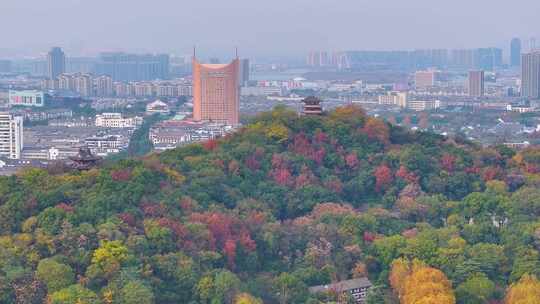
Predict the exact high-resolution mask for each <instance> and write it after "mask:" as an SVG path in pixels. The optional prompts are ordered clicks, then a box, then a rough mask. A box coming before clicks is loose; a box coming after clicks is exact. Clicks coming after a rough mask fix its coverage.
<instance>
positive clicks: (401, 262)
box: [388, 258, 411, 298]
mask: <svg viewBox="0 0 540 304" xmlns="http://www.w3.org/2000/svg"><path fill="white" fill-rule="evenodd" d="M410 274H411V266H410V262H409V260H407V259H405V258H399V259H396V260H394V261H393V262H392V268H391V269H390V275H389V276H388V281H390V286H392V289H393V290H394V293H395V294H396V296H398V298H401V297H402V296H403V289H404V285H405V284H404V283H405V279H406V278H407V277H408V276H409V275H410Z"/></svg>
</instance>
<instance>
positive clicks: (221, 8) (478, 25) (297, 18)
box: [0, 0, 540, 57]
mask: <svg viewBox="0 0 540 304" xmlns="http://www.w3.org/2000/svg"><path fill="white" fill-rule="evenodd" d="M6 2H7V3H6ZM435 5H436V6H435ZM513 7H515V8H516V10H517V8H519V14H514V13H512V12H513V10H512V8H513ZM2 8H3V11H5V12H9V13H7V14H5V15H4V16H3V18H2V19H1V20H0V27H1V28H4V29H6V28H7V29H9V30H7V31H5V32H4V33H3V38H2V39H3V40H4V42H5V43H2V44H1V45H2V46H1V47H0V57H16V56H21V57H24V56H37V55H39V54H44V53H46V52H47V50H48V49H49V48H50V47H52V46H56V45H58V46H62V48H63V49H64V50H65V52H66V54H72V56H95V55H96V54H97V53H99V52H100V51H129V52H138V53H144V52H155V53H158V52H167V53H173V54H189V53H190V52H189V50H190V49H191V47H192V46H193V45H197V46H200V47H201V49H206V50H209V51H207V52H206V53H203V54H201V55H202V56H224V55H226V54H229V53H230V52H229V51H230V50H232V49H233V48H234V46H238V47H240V50H241V55H242V56H249V57H253V56H269V55H279V56H282V55H301V54H304V53H305V52H306V51H308V50H311V49H325V50H395V49H425V48H449V49H450V48H478V47H500V48H504V49H505V50H508V48H509V45H508V41H510V40H511V39H512V38H514V37H519V38H521V39H522V41H523V42H524V45H526V44H527V43H528V41H529V40H530V38H531V37H538V36H540V31H539V30H538V29H539V28H540V20H539V19H538V18H537V17H536V12H538V11H540V2H538V1H534V0H516V1H513V2H512V5H511V6H510V5H508V4H507V3H506V2H502V1H500V2H497V3H495V2H493V1H488V0H480V1H473V2H471V1H465V0H456V1H439V2H437V3H436V4H434V3H433V1H428V0H410V1H400V2H396V1H391V0H381V1H368V0H341V1H339V3H338V4H336V2H335V1H327V0H318V1H308V0H292V1H285V0H276V1H271V2H260V1H250V0H229V1H211V0H200V1H189V2H187V3H185V2H184V1H183V2H182V3H180V2H178V1H173V0H156V1H153V2H151V3H149V2H148V1H143V0H131V1H127V0H117V1H106V0H95V1H81V0H55V1H38V0H26V1H15V0H6V1H3V3H2ZM105 8H106V9H105ZM464 8H466V9H464ZM484 17H485V18H484ZM22 20H24V22H21V21H22ZM29 20H30V21H29Z"/></svg>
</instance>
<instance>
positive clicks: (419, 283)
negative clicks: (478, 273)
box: [388, 258, 456, 304]
mask: <svg viewBox="0 0 540 304" xmlns="http://www.w3.org/2000/svg"><path fill="white" fill-rule="evenodd" d="M388 280H389V281H390V285H391V286H392V289H393V290H394V293H395V294H396V295H397V296H398V297H399V300H400V303H402V304H455V303H456V298H455V296H454V292H453V290H452V283H451V282H450V281H449V280H448V279H447V278H446V276H445V275H444V273H443V272H442V271H440V270H438V269H435V268H432V267H429V266H427V265H426V264H425V263H424V262H422V261H420V260H413V261H412V263H411V262H410V261H409V260H407V259H405V258H400V259H396V260H394V262H393V263H392V268H391V270H390V275H389V277H388Z"/></svg>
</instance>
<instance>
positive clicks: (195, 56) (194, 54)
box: [193, 46, 197, 59]
mask: <svg viewBox="0 0 540 304" xmlns="http://www.w3.org/2000/svg"><path fill="white" fill-rule="evenodd" d="M195 51H196V50H195V46H193V58H194V59H195V58H197V55H196V52H195Z"/></svg>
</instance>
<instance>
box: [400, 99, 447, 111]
mask: <svg viewBox="0 0 540 304" xmlns="http://www.w3.org/2000/svg"><path fill="white" fill-rule="evenodd" d="M440 107H441V101H440V100H409V101H407V108H408V109H411V110H413V111H428V110H434V109H438V108H440Z"/></svg>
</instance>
